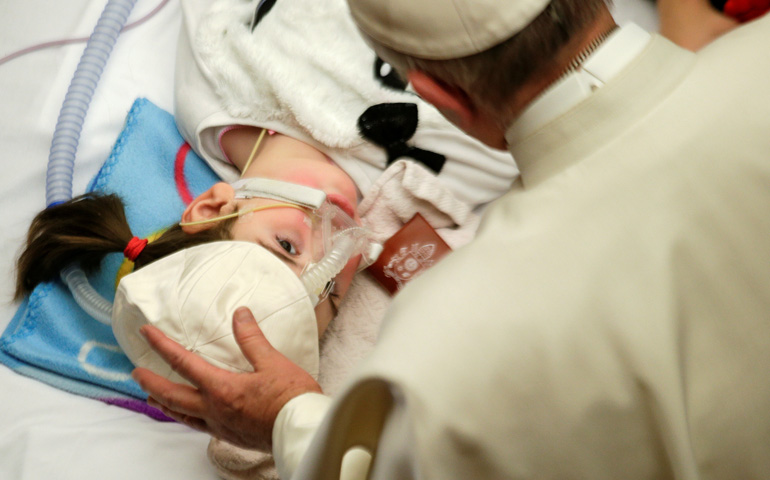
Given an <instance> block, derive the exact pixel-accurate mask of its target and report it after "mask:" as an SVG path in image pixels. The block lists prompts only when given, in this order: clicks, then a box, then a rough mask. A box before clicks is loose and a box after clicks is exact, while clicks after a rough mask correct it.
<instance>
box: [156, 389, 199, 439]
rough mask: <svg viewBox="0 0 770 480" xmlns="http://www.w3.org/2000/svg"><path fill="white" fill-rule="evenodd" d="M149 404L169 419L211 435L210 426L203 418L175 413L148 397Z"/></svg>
mask: <svg viewBox="0 0 770 480" xmlns="http://www.w3.org/2000/svg"><path fill="white" fill-rule="evenodd" d="M147 404H148V405H150V406H151V407H155V408H157V409H158V410H160V411H161V412H163V414H165V415H166V416H167V417H170V418H173V419H174V420H176V421H177V422H179V423H183V424H185V425H187V426H188V427H191V428H194V429H195V430H199V431H201V432H206V433H210V432H209V428H208V424H206V421H205V420H203V419H201V418H198V417H194V416H192V415H185V414H184V413H179V412H175V411H174V410H171V409H170V408H167V407H166V406H164V405H163V404H162V403H160V402H158V401H157V400H155V399H154V398H152V397H147Z"/></svg>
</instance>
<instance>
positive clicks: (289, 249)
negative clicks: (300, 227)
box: [277, 238, 297, 255]
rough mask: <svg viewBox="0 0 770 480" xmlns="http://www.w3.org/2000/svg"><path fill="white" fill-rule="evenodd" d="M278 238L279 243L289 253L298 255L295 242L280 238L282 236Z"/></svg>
mask: <svg viewBox="0 0 770 480" xmlns="http://www.w3.org/2000/svg"><path fill="white" fill-rule="evenodd" d="M277 240H278V245H280V246H281V248H283V249H284V250H286V253H288V254H289V255H297V249H296V248H294V244H293V243H291V242H290V241H288V240H284V239H280V238H279V239H277Z"/></svg>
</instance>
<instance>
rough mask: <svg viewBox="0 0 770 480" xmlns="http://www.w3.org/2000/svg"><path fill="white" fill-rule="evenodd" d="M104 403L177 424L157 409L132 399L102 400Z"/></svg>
mask: <svg viewBox="0 0 770 480" xmlns="http://www.w3.org/2000/svg"><path fill="white" fill-rule="evenodd" d="M99 400H101V401H102V402H104V403H106V404H108V405H115V406H116V407H122V408H127V409H129V410H133V411H135V412H139V413H143V414H145V415H147V416H148V417H150V418H153V419H155V420H158V421H160V422H175V421H176V420H174V419H173V418H171V417H169V416H167V415H166V414H165V413H163V412H161V411H160V410H158V409H157V408H155V407H151V406H149V405H147V404H146V403H145V402H143V401H141V400H133V399H130V398H100V399H99Z"/></svg>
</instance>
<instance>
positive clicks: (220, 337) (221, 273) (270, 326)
mask: <svg viewBox="0 0 770 480" xmlns="http://www.w3.org/2000/svg"><path fill="white" fill-rule="evenodd" d="M241 306H246V307H249V308H250V309H251V311H252V313H253V314H254V317H255V318H256V319H257V322H259V326H260V328H261V329H262V331H263V332H264V334H265V337H266V338H267V339H268V340H269V341H270V343H271V344H272V345H273V347H275V348H276V349H277V350H278V351H280V352H281V353H283V354H284V355H286V356H287V357H288V358H289V359H291V360H292V361H293V362H294V363H296V364H297V365H299V366H300V367H302V368H304V369H305V370H306V371H307V372H308V373H310V374H311V375H313V377H317V375H318V363H319V357H318V356H319V353H318V324H317V322H316V317H315V312H314V310H313V305H312V304H311V302H310V299H309V297H308V294H307V291H306V289H305V287H304V285H303V284H302V282H301V281H300V279H299V277H298V276H297V275H296V274H295V273H294V272H293V271H292V270H291V269H290V268H289V267H288V266H287V265H286V264H284V263H283V262H282V261H281V260H279V259H278V258H277V257H276V256H275V255H273V254H272V253H270V252H269V251H268V250H267V249H265V248H263V247H261V246H259V245H257V244H254V243H249V242H236V241H222V242H213V243H207V244H204V245H199V246H196V247H192V248H188V249H185V250H181V251H179V252H176V253H174V254H173V255H169V256H168V257H165V258H162V259H160V260H157V261H155V262H153V263H151V264H149V265H147V266H146V267H143V268H141V269H139V270H137V271H136V272H134V273H131V274H129V275H126V276H125V277H124V278H123V279H122V280H121V281H120V284H119V286H118V290H117V292H116V294H115V303H114V305H113V310H112V329H113V332H114V334H115V338H116V339H117V341H118V344H119V345H120V346H121V348H122V349H123V351H124V352H125V353H126V355H127V356H128V358H129V359H130V360H131V362H132V363H133V364H134V365H136V366H139V367H144V368H147V369H149V370H151V371H153V372H155V373H157V374H158V375H161V376H163V377H165V378H168V379H170V380H172V381H175V382H184V383H188V382H187V381H186V380H184V379H183V378H182V377H180V376H179V375H178V374H176V373H175V372H173V371H172V370H171V367H169V366H168V364H167V363H166V362H165V361H163V359H162V358H161V357H160V356H159V355H158V354H156V353H155V351H154V350H152V349H151V348H150V346H149V344H148V343H147V342H146V341H145V339H144V337H143V336H142V335H141V334H140V333H139V328H140V327H141V326H143V325H146V324H150V325H154V326H156V327H158V328H159V329H160V330H162V331H163V332H164V333H165V334H166V336H168V337H169V338H171V339H173V340H175V341H176V342H178V343H180V344H181V345H182V346H184V347H185V348H187V349H188V350H190V351H192V352H194V353H196V354H198V355H200V356H201V357H203V358H204V359H205V360H206V361H208V362H209V363H211V364H213V365H215V366H217V367H220V368H224V369H227V370H230V371H234V372H250V371H252V370H253V369H252V367H251V364H250V363H249V362H248V360H247V359H246V357H244V356H243V353H242V352H241V350H240V348H239V347H238V344H237V342H236V341H235V337H234V336H233V330H232V321H233V320H232V319H233V313H234V312H235V310H236V309H237V308H238V307H241Z"/></svg>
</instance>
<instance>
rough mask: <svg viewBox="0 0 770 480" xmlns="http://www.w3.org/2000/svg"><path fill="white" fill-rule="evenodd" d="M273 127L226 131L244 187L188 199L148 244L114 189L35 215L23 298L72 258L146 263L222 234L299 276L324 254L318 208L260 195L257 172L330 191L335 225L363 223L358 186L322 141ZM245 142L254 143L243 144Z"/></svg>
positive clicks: (329, 306)
mask: <svg viewBox="0 0 770 480" xmlns="http://www.w3.org/2000/svg"><path fill="white" fill-rule="evenodd" d="M265 132H266V131H265V130H261V129H256V128H251V127H244V128H239V129H231V130H230V131H229V132H228V133H227V134H225V135H224V136H223V137H222V143H221V144H222V147H223V153H224V154H225V155H226V156H227V157H228V158H229V159H231V161H232V162H233V165H235V166H236V167H237V168H238V169H240V170H242V172H243V173H242V176H241V179H240V181H239V182H238V186H236V187H235V188H234V185H232V184H228V183H225V182H220V183H217V184H215V185H214V186H212V187H211V188H210V189H209V190H208V191H206V192H205V193H203V194H201V195H200V196H198V197H197V198H195V199H194V200H193V201H192V202H191V203H190V205H189V206H188V207H187V209H186V210H185V211H184V213H183V214H182V217H181V221H180V224H179V225H175V226H173V227H171V228H169V229H167V230H166V231H165V232H163V234H162V235H160V236H159V237H158V238H157V239H155V240H154V241H152V242H150V243H147V242H146V240H141V239H136V238H134V237H133V234H132V233H131V230H130V227H129V225H128V222H127V220H126V216H125V213H124V207H123V204H122V202H121V199H120V198H117V197H115V196H107V195H99V194H88V195H84V196H81V197H77V198H75V199H73V200H71V201H69V202H66V203H64V204H61V205H57V206H54V207H51V208H49V209H47V210H45V211H43V212H41V213H40V214H38V215H37V217H36V218H35V219H34V220H33V222H32V226H31V227H30V231H29V235H28V242H27V246H26V249H25V250H24V251H23V253H22V254H21V256H20V258H19V261H18V277H17V288H16V298H17V299H19V298H21V297H22V296H24V295H26V294H28V293H30V292H31V291H32V289H33V288H34V287H35V286H36V285H37V284H38V283H40V282H43V281H48V280H52V279H54V278H56V277H57V276H58V275H59V272H60V271H61V270H62V269H63V268H64V267H66V266H67V265H69V264H70V263H71V262H73V261H79V262H81V264H82V265H83V266H84V267H85V268H86V269H87V270H93V269H95V268H96V267H97V266H98V265H99V263H100V262H101V260H102V258H103V257H104V256H105V255H106V254H108V253H111V252H120V251H124V253H125V255H126V256H127V258H129V259H130V260H131V261H133V262H134V263H135V268H137V269H138V268H141V267H143V266H145V265H147V264H149V263H152V262H154V261H156V260H158V259H160V258H163V257H165V256H167V255H170V254H172V253H174V252H176V251H178V250H182V249H185V248H190V247H193V246H196V245H199V244H202V243H206V242H213V241H221V240H239V241H246V242H253V243H256V244H258V245H261V246H262V247H264V248H265V249H267V250H269V251H270V252H271V253H272V254H274V255H275V256H276V257H278V258H279V259H280V260H281V261H282V262H284V263H286V265H287V266H288V267H289V268H290V269H291V270H292V271H293V272H294V273H295V274H296V275H299V274H300V273H302V272H303V271H304V270H305V269H306V268H307V266H308V265H309V264H311V263H314V262H317V261H318V260H319V259H320V257H319V254H318V249H319V244H320V243H321V242H322V241H323V239H320V238H314V236H313V233H314V232H313V229H312V228H311V227H312V225H311V224H310V222H309V220H308V215H309V214H312V212H310V209H309V208H307V207H302V206H298V205H295V204H293V203H292V202H291V201H290V200H275V199H270V198H267V199H266V198H258V197H257V196H255V192H254V191H253V186H251V184H250V183H249V180H250V179H256V178H260V179H269V180H273V181H278V182H283V183H284V185H283V187H284V188H287V187H288V188H291V185H301V186H304V187H309V188H306V189H300V194H304V193H309V194H311V195H312V194H313V193H314V192H316V193H319V194H320V197H325V199H326V204H327V205H326V208H327V209H329V210H330V212H331V213H332V218H329V219H328V221H330V222H332V225H330V226H331V227H332V228H335V227H338V228H347V227H349V226H351V225H357V224H359V223H360V220H359V218H358V215H357V213H356V207H357V204H358V196H357V189H356V186H355V185H354V183H353V182H352V180H351V178H350V177H349V176H348V175H347V174H346V173H345V172H344V171H343V170H342V169H341V168H339V167H338V166H337V165H336V164H335V163H334V162H332V161H331V160H330V159H329V158H328V157H326V156H325V155H324V154H323V153H321V152H320V151H318V150H317V149H315V148H313V147H311V146H309V145H307V144H305V143H303V142H301V141H298V140H295V139H293V138H291V137H288V136H285V135H281V134H278V133H274V132H273V133H271V134H269V135H265V134H264V133H265ZM246 143H250V144H253V146H252V145H249V147H248V149H245V148H243V147H244V146H245V145H246ZM279 185H280V184H279ZM250 189H251V190H252V191H249V190H250ZM256 195H259V193H257V194H256ZM289 196H291V195H290V194H289ZM327 216H328V214H327ZM321 220H323V219H321ZM327 227H329V225H327ZM315 233H317V232H315ZM321 247H322V245H321ZM359 250H361V249H359ZM356 253H359V252H356ZM361 253H363V251H362V252H361ZM358 259H359V257H358V256H355V257H354V258H351V259H350V260H349V261H348V262H347V265H346V266H345V268H343V269H342V271H341V272H340V273H339V275H336V276H335V279H334V282H330V283H331V285H330V286H329V289H328V291H326V292H323V293H324V295H323V298H321V299H319V300H320V301H319V302H318V304H317V305H316V306H315V314H316V319H317V322H318V336H320V335H321V334H323V331H324V330H325V328H326V326H327V325H328V324H329V322H330V321H331V319H332V318H333V316H334V314H335V312H336V311H337V310H338V308H339V302H340V301H341V298H342V297H343V296H344V294H345V292H346V291H347V288H348V286H349V285H350V281H351V279H352V276H353V274H354V273H355V270H356V266H357V265H358Z"/></svg>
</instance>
